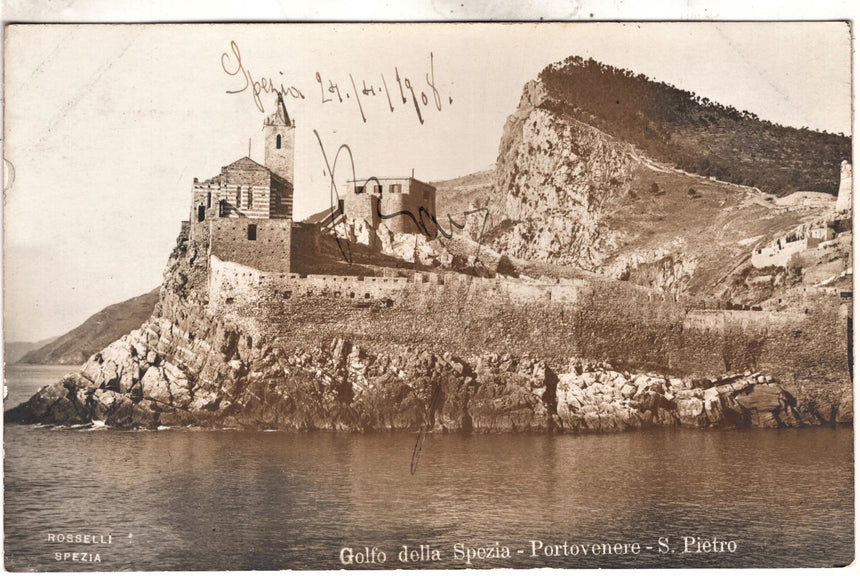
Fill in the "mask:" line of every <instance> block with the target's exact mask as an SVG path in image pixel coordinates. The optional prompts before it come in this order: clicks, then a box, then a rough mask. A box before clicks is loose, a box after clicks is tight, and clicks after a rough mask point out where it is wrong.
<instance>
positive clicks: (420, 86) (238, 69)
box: [221, 41, 454, 124]
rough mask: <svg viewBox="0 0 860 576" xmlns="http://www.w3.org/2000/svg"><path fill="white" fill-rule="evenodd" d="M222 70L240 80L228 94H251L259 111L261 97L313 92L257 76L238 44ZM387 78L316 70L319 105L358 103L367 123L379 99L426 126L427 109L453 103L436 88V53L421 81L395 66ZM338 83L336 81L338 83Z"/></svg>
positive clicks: (301, 96)
mask: <svg viewBox="0 0 860 576" xmlns="http://www.w3.org/2000/svg"><path fill="white" fill-rule="evenodd" d="M221 69H222V70H224V73H226V74H227V75H228V76H236V77H238V78H241V82H242V84H241V86H239V87H238V88H235V89H231V90H227V93H228V94H241V93H243V92H249V93H250V94H251V97H252V98H253V100H254V105H255V106H256V107H257V109H258V110H259V111H260V112H265V107H264V106H263V101H262V99H261V98H260V95H261V94H280V95H281V96H282V97H284V98H288V97H289V98H294V99H300V100H304V99H305V94H306V93H307V94H310V92H308V91H306V90H303V89H302V88H300V87H299V86H298V85H294V84H288V83H286V82H285V80H284V79H283V76H284V73H283V72H282V71H281V72H278V76H275V77H274V78H275V79H273V76H271V75H269V76H259V77H255V76H254V75H253V74H252V73H251V72H250V70H249V69H248V67H247V66H246V65H245V63H244V62H243V61H242V53H241V51H240V49H239V45H238V44H237V43H236V42H235V41H231V42H230V51H229V52H224V53H222V54H221ZM388 74H389V75H388V76H387V77H386V73H379V74H378V75H377V74H373V75H372V76H368V77H362V78H358V79H356V78H355V76H353V74H352V73H349V74H347V75H346V76H345V77H343V78H338V79H336V78H335V76H334V75H328V74H323V73H321V72H320V71H317V72H316V73H315V74H314V79H315V81H316V88H315V89H316V90H318V92H319V98H320V99H319V102H320V103H321V104H324V105H330V104H343V103H350V105H352V104H351V103H352V102H354V103H355V107H356V110H357V111H358V113H359V114H360V115H361V120H362V122H364V123H366V122H367V111H368V110H367V107H366V106H367V105H368V104H369V103H370V102H372V101H374V100H376V101H379V102H381V103H382V104H384V105H385V106H386V108H387V109H388V111H389V113H394V112H395V110H397V109H398V108H399V107H406V108H407V109H412V110H414V112H415V117H416V119H417V120H418V122H419V123H420V124H424V119H425V118H424V115H425V113H426V110H428V109H433V108H435V109H436V110H437V111H439V112H441V111H442V109H443V105H444V102H443V100H447V105H449V106H450V105H451V104H453V103H454V98H453V97H452V96H450V95H449V96H447V98H443V95H442V94H441V93H440V91H439V89H438V87H437V81H436V64H435V60H434V56H433V52H430V57H429V61H428V69H427V71H426V72H425V73H424V79H423V81H421V82H415V80H414V78H413V77H411V76H407V75H405V74H403V73H401V71H400V68H399V67H397V66H395V67H394V75H393V77H392V76H391V75H390V72H389V73H388ZM336 80H337V81H336Z"/></svg>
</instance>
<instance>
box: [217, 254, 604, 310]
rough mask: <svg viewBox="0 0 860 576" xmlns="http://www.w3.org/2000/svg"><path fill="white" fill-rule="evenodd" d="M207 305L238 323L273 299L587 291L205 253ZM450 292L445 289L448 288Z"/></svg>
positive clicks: (499, 298) (541, 295)
mask: <svg viewBox="0 0 860 576" xmlns="http://www.w3.org/2000/svg"><path fill="white" fill-rule="evenodd" d="M209 269H210V277H209V278H210V279H209V303H210V309H211V310H215V311H219V312H221V313H225V314H229V315H231V316H233V317H234V319H235V320H237V321H239V320H240V319H241V316H242V314H243V310H247V309H248V307H259V306H265V305H266V304H267V303H269V302H270V301H272V300H281V299H292V298H307V297H317V296H318V297H323V298H327V299H332V300H344V301H348V302H351V303H354V304H356V305H359V306H360V305H361V304H360V303H362V302H364V303H366V304H372V303H378V302H380V301H383V302H385V303H386V305H389V304H395V303H401V302H402V301H404V300H406V299H410V300H415V301H422V302H423V301H428V300H433V299H434V298H437V297H438V296H440V295H441V294H442V293H443V292H445V291H446V287H447V288H448V289H450V290H455V291H458V292H460V293H462V294H463V298H464V302H465V303H466V304H481V303H483V302H486V301H493V302H497V303H500V304H504V305H508V304H524V303H534V302H543V303H553V304H562V305H570V304H574V303H576V302H577V301H578V299H579V298H580V297H581V295H582V294H583V293H584V292H585V291H587V290H588V289H589V284H588V282H587V281H584V280H567V281H565V282H564V283H557V284H542V283H528V282H523V281H519V280H514V279H507V278H498V279H491V278H479V277H472V276H463V275H460V274H436V273H427V272H416V273H414V274H413V275H411V276H405V277H404V276H332V275H324V274H308V275H299V274H295V273H289V270H267V271H261V270H259V269H256V268H254V267H251V266H249V265H248V264H245V263H238V262H235V261H224V259H223V258H222V257H221V256H220V255H219V254H217V253H216V252H214V251H213V252H212V255H211V256H210V265H209ZM450 290H449V291H450Z"/></svg>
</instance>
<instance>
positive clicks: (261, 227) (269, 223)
mask: <svg viewBox="0 0 860 576" xmlns="http://www.w3.org/2000/svg"><path fill="white" fill-rule="evenodd" d="M292 223H293V222H292V220H287V219H280V220H253V219H248V218H217V219H214V220H211V221H210V224H209V237H210V254H212V255H213V256H216V257H218V258H219V259H220V260H222V261H230V262H236V263H238V264H242V265H245V266H249V267H253V268H256V269H258V270H261V271H266V272H289V271H290V250H291V234H292Z"/></svg>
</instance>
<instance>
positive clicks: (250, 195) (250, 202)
mask: <svg viewBox="0 0 860 576" xmlns="http://www.w3.org/2000/svg"><path fill="white" fill-rule="evenodd" d="M253 206H254V191H253V190H252V189H251V188H250V187H249V188H248V208H251V207H253Z"/></svg>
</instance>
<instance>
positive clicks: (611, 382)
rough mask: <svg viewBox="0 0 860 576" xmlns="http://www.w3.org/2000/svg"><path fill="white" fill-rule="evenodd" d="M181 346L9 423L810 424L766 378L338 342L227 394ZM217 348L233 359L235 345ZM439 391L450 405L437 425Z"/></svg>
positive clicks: (107, 359) (99, 360) (37, 404)
mask: <svg viewBox="0 0 860 576" xmlns="http://www.w3.org/2000/svg"><path fill="white" fill-rule="evenodd" d="M178 332H179V331H178V330H174V328H173V325H172V324H171V323H169V322H165V321H163V320H162V321H160V322H159V321H155V322H151V323H148V325H146V326H144V328H143V329H142V330H136V331H134V332H133V333H131V334H129V335H128V336H126V337H124V338H122V339H121V340H119V341H117V342H115V343H114V344H112V345H111V346H109V347H108V348H106V349H105V350H104V351H103V352H101V353H100V354H97V355H95V356H93V357H92V358H91V359H90V361H89V362H87V364H86V365H85V366H84V368H83V371H82V372H81V373H80V374H70V375H69V376H67V377H65V378H64V379H63V380H62V381H60V382H57V383H56V384H53V385H51V386H48V387H47V388H46V389H44V390H43V391H42V392H40V393H39V394H38V395H37V396H35V397H34V398H33V399H31V400H30V401H29V402H27V403H26V404H24V405H22V406H21V407H20V408H19V409H17V411H16V413H14V414H12V415H11V416H12V417H13V418H14V419H16V420H19V421H21V422H25V423H27V422H40V423H45V424H86V423H89V422H91V421H100V422H104V423H105V424H106V425H108V426H114V427H119V428H128V427H142V428H157V427H159V426H186V425H195V426H202V427H231V428H247V429H283V430H315V429H324V430H349V431H367V430H417V429H420V428H422V427H427V428H429V429H432V430H436V431H475V432H518V431H519V432H522V431H558V432H563V431H574V432H580V431H593V432H607V431H622V430H628V429H637V428H645V427H650V426H688V427H725V426H758V427H782V426H797V425H800V424H801V423H802V419H801V416H800V414H799V413H798V412H797V409H796V401H795V399H794V398H793V397H792V396H791V395H790V394H789V393H787V392H786V391H785V390H784V389H782V388H781V387H780V386H778V385H777V384H775V383H774V382H773V381H772V379H771V378H769V377H766V376H764V375H762V374H758V373H749V372H748V373H746V374H733V375H726V376H723V377H721V378H719V379H715V380H704V381H691V380H689V379H680V378H666V377H662V376H658V375H654V374H631V373H629V372H620V371H615V370H613V369H612V368H611V367H610V366H609V365H607V364H605V363H601V364H590V363H588V362H584V361H582V360H578V359H572V360H571V362H570V365H569V366H567V367H566V369H567V370H569V371H565V372H562V373H560V374H556V373H555V372H554V371H553V370H552V369H551V368H549V367H548V366H547V365H546V363H544V362H543V361H535V360H533V359H531V358H528V357H523V358H515V357H511V356H510V355H504V356H501V357H500V356H498V355H496V354H487V355H484V356H480V357H477V358H469V359H460V358H455V357H453V356H451V355H450V354H443V355H438V354H435V353H433V352H430V351H428V350H416V349H410V348H405V349H402V350H400V351H398V352H392V353H390V354H382V355H375V354H368V353H367V352H365V351H364V350H362V349H361V348H360V347H359V346H355V345H353V344H352V343H350V342H347V341H344V340H341V339H336V340H334V341H332V342H331V345H330V346H329V347H328V348H327V349H319V348H317V349H314V350H311V351H309V352H306V353H295V354H293V355H291V356H287V357H284V356H282V355H281V354H280V353H279V352H278V351H276V350H272V349H267V348H263V349H254V348H244V349H242V350H239V348H238V347H237V349H236V353H237V355H238V358H235V359H233V360H230V361H229V362H227V363H226V364H223V365H222V366H220V367H219V368H217V369H215V373H214V374H212V375H211V376H216V378H217V381H218V382H221V385H220V386H217V385H213V382H212V381H208V379H206V378H205V377H203V378H194V377H193V375H192V371H191V370H192V369H190V368H189V367H187V366H186V367H185V368H184V370H183V368H180V367H179V366H177V365H176V364H173V363H172V362H171V361H170V360H168V358H172V359H174V360H175V358H176V356H175V355H176V353H177V352H178V351H179V349H180V348H178V347H177V344H176V341H175V338H176V336H179V338H180V339H183V337H182V336H181V334H177V333H178ZM220 338H223V342H222V344H225V345H226V346H228V347H229V346H231V345H233V344H231V342H233V341H234V337H233V336H232V335H230V334H223V335H222V336H220ZM197 342H200V343H201V344H197V345H193V344H192V350H190V351H187V352H185V353H184V357H189V356H188V355H189V354H193V355H194V356H195V357H197V358H199V359H200V361H198V364H199V363H201V362H202V364H203V366H204V370H206V368H205V366H210V367H211V366H212V361H213V360H215V362H216V363H217V357H218V356H219V355H220V354H221V352H220V351H216V350H213V349H211V348H210V347H209V345H208V344H202V342H204V341H202V340H197ZM235 345H237V346H238V342H236V343H235ZM171 348H173V350H172V354H171ZM159 350H161V352H159ZM213 352H214V353H213ZM249 364H250V365H249ZM251 368H253V372H249V371H248V370H249V369H251ZM210 369H212V368H210ZM436 386H438V387H440V388H441V398H442V399H443V400H442V402H441V403H440V404H439V405H438V406H436V407H435V408H436V409H435V410H434V411H432V413H431V412H430V411H428V407H429V403H430V399H431V397H432V396H433V389H434V387H436ZM431 414H432V415H431Z"/></svg>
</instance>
